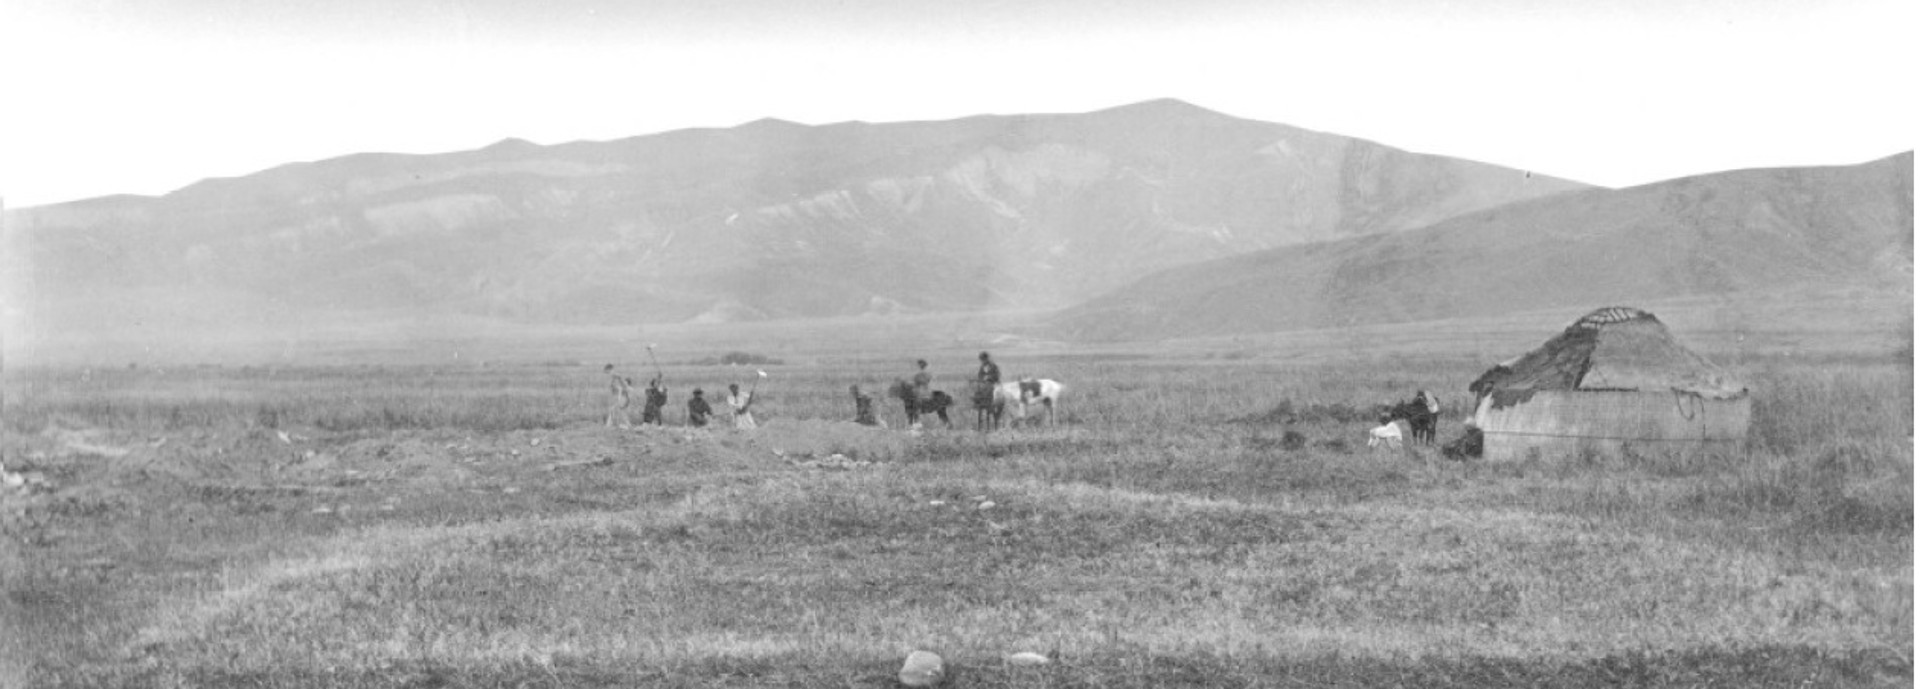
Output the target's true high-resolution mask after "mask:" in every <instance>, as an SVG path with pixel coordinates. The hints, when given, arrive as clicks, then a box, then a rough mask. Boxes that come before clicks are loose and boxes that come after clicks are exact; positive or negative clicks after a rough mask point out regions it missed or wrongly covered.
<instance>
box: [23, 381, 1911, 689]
mask: <svg viewBox="0 0 1920 689" xmlns="http://www.w3.org/2000/svg"><path fill="white" fill-rule="evenodd" d="M1041 365H1042V364H1041V363H1033V364H1032V365H1031V366H1029V367H1030V368H1033V367H1039V366H1041ZM1045 365H1047V366H1050V367H1051V369H1050V370H1056V371H1063V372H1064V374H1063V375H1061V377H1062V378H1063V379H1066V380H1069V381H1072V382H1071V383H1070V388H1069V389H1070V391H1072V393H1073V394H1074V395H1075V396H1074V397H1072V398H1070V399H1071V400H1072V402H1073V403H1074V404H1073V405H1072V406H1068V407H1067V408H1066V410H1065V414H1064V417H1063V420H1062V423H1061V424H1060V425H1058V426H1056V427H1052V428H1022V429H1014V430H1001V431H997V432H994V433H991V434H982V433H976V432H973V431H971V430H966V429H954V430H948V429H944V428H938V429H928V430H923V431H903V430H898V429H895V430H885V429H877V428H869V427H864V426H857V425H854V424H851V423H848V422H845V421H836V420H831V419H834V418H837V417H839V416H850V405H842V404H841V402H842V400H841V399H840V397H844V395H845V393H844V390H845V385H844V384H843V383H845V381H846V380H847V379H849V378H858V376H859V371H857V370H854V369H847V370H840V371H827V372H824V373H818V374H806V375H802V374H800V373H798V372H793V373H788V374H784V375H783V376H781V377H779V378H777V380H780V382H781V384H782V385H785V386H787V387H785V388H782V389H781V390H780V391H779V392H778V393H777V394H773V393H770V396H769V401H768V407H766V411H765V412H764V414H765V419H764V425H763V427H762V428H760V429H759V430H757V431H753V432H746V431H737V430H733V429H714V430H692V429H686V428H683V427H666V428H657V427H642V428H637V429H617V428H606V427H603V426H601V425H600V424H599V423H598V421H597V419H595V418H594V417H597V416H598V415H599V413H600V411H601V410H599V409H598V408H597V407H596V406H594V404H595V403H596V402H597V400H598V398H597V397H593V396H591V393H584V394H583V393H576V392H574V391H573V389H572V387H571V386H574V385H576V384H577V382H578V381H577V378H578V376H574V374H572V373H571V372H569V373H568V374H566V375H558V376H556V375H550V374H549V373H546V372H542V371H538V370H507V371H500V370H490V371H485V372H466V373H459V372H449V371H446V370H433V371H426V370H408V369H400V370H390V371H384V372H380V373H377V374H373V373H369V372H367V371H364V370H361V369H326V370H312V371H296V372H291V373H282V374H280V377H279V378H276V379H275V380H273V381H267V380H264V379H261V380H254V379H248V380H251V381H252V382H249V383H247V384H245V385H241V384H237V383H236V381H238V382H245V381H240V379H242V378H246V377H248V376H256V375H263V374H259V373H257V372H247V373H239V372H232V371H226V372H220V371H203V372H201V373H199V374H196V375H193V376H189V377H188V378H190V380H188V379H175V380H174V381H173V382H168V381H167V380H163V379H162V378H161V377H157V374H151V373H128V372H121V373H118V374H115V375H116V376H117V377H113V378H111V379H108V380H101V379H98V378H89V379H88V381H87V382H85V383H84V384H81V383H77V382H71V380H72V379H62V380H65V381H68V382H57V384H56V382H46V381H41V382H42V383H44V384H36V383H35V382H34V381H32V380H28V381H24V382H22V381H15V384H16V388H15V390H14V392H16V393H19V394H18V395H16V396H15V397H13V398H12V399H14V400H20V401H19V402H17V403H15V404H14V405H13V408H12V409H11V410H10V416H9V419H8V425H7V427H6V431H7V435H6V437H5V440H4V450H5V453H6V454H5V457H6V461H7V468H8V469H9V470H11V471H15V472H18V475H19V476H21V477H23V479H24V480H25V481H26V485H24V486H21V487H19V488H11V489H4V490H5V492H4V493H0V519H4V522H3V524H4V529H5V536H6V543H7V545H6V546H5V549H4V550H0V576H3V577H4V579H0V583H4V589H5V591H4V593H5V597H4V600H0V606H4V608H0V612H4V616H3V618H4V620H5V622H4V625H5V627H4V630H3V631H4V632H5V634H4V639H0V653H3V654H4V655H0V660H5V661H6V663H5V664H4V665H3V666H0V673H3V674H0V684H3V685H8V686H12V685H16V684H18V685H25V686H196V687H198V686H249V687H252V686H356V687H357V686H396V687H398V686H421V687H424V686H502V687H508V686H634V685H650V686H764V685H780V686H823V685H832V686H895V681H896V680H895V679H894V673H895V672H896V671H897V670H898V668H899V664H900V661H901V659H902V658H904V657H905V655H906V654H907V653H908V652H909V651H912V650H915V649H924V650H930V651H934V652H937V653H939V654H941V655H942V656H944V657H945V658H946V659H947V661H948V663H949V668H948V670H949V679H948V685H949V686H1063V687H1064V686H1086V687H1093V686H1099V687H1115V686H1123V687H1124V686H1302V687H1306V686H1312V687H1324V686H1424V687H1445V686H1458V687H1488V686H1511V687H1538V686H1621V685H1627V686H1674V687H1680V686H1688V687H1691V686H1727V687H1752V686H1781V687H1785V686H1909V685H1911V684H1912V682H1913V669H1912V651H1913V644H1912V639H1913V576H1912V561H1913V560H1912V558H1913V554H1912V485H1913V473H1912V461H1913V448H1912V445H1911V440H1910V438H1911V434H1912V421H1911V410H1912V390H1911V366H1910V364H1887V363H1874V362H1865V363H1860V362H1855V363H1844V364H1836V363H1833V362H1827V363H1823V364H1821V365H1818V366H1812V367H1808V366H1803V365H1796V366H1797V367H1796V366H1784V365H1783V366H1779V367H1773V366H1763V367H1759V368H1757V369H1756V370H1755V371H1754V375H1755V376H1756V378H1758V379H1759V380H1760V381H1762V382H1763V383H1764V384H1765V386H1766V387H1764V388H1761V387H1758V386H1757V387H1756V389H1762V390H1766V391H1767V392H1765V393H1763V394H1765V395H1766V396H1765V397H1763V398H1761V399H1759V400H1757V404H1756V423H1757V424H1759V425H1762V426H1764V427H1763V428H1757V429H1756V431H1755V433H1754V435H1753V439H1752V441H1751V442H1750V443H1749V445H1750V446H1749V447H1748V448H1744V449H1743V451H1742V452H1741V453H1739V455H1738V456H1688V457H1646V458H1632V459H1627V460H1620V461H1616V462H1612V463H1605V464H1602V463H1595V462H1580V461H1577V460H1563V461H1543V462H1532V463H1524V464H1513V465H1491V464H1486V463H1479V462H1469V463H1464V464H1462V463H1456V462H1449V461H1444V460H1441V459H1439V458H1438V456H1437V453H1436V452H1434V451H1433V450H1431V449H1428V448H1419V449H1412V450H1408V451H1405V452H1399V453H1394V452H1385V451H1378V450H1369V449H1368V448H1366V447H1365V446H1364V440H1363V435H1361V434H1362V433H1363V432H1364V429H1365V427H1366V426H1367V425H1369V424H1368V423H1367V422H1366V421H1365V420H1364V419H1365V417H1366V412H1365V411H1364V409H1365V402H1366V401H1367V400H1369V399H1377V398H1380V397H1382V396H1384V395H1388V394H1393V393H1394V392H1395V391H1401V390H1402V388H1406V387H1408V386H1409V385H1411V384H1418V381H1421V380H1423V379H1424V378H1425V377H1432V378H1439V379H1443V380H1445V381H1447V382H1448V383H1449V384H1448V385H1436V386H1435V387H1436V388H1437V389H1451V387H1452V386H1451V383H1452V382H1453V381H1454V379H1456V378H1462V377H1470V376H1471V375H1472V370H1471V367H1468V366H1466V365H1463V364H1458V363H1447V362H1436V363H1433V364H1431V365H1428V364H1419V363H1416V364H1410V365H1408V366H1406V367H1405V368H1387V369H1383V368H1382V367H1380V366H1377V365H1368V366H1354V367H1345V368H1343V367H1340V366H1316V367H1310V368H1284V367H1272V366H1266V365H1264V364H1261V363H1259V362H1252V363H1247V362H1241V367H1242V368H1244V369H1247V370H1248V371H1250V373H1243V374H1242V375H1237V376H1232V378H1234V379H1235V382H1232V383H1226V384H1224V385H1225V386H1226V388H1227V389H1226V390H1225V391H1223V390H1222V389H1220V388H1219V387H1200V385H1199V384H1198V383H1195V382H1192V381H1197V380H1202V379H1214V380H1218V379H1219V378H1220V377H1221V376H1219V375H1217V374H1218V373H1219V371H1220V370H1221V367H1222V366H1223V365H1225V364H1223V362H1219V361H1197V360H1196V361H1184V360H1183V361H1170V362H1168V361H1072V360H1062V361H1054V362H1050V363H1046V364H1045ZM1122 371H1125V373H1124V374H1123V373H1121V372H1122ZM1436 371H1438V372H1436ZM46 375H48V376H54V375H61V376H67V375H73V374H72V373H71V372H61V373H58V374H55V373H49V374H46ZM727 375H732V373H731V372H730V371H727V370H723V369H711V370H701V371H679V370H676V371H674V372H673V376H674V378H675V379H678V380H686V379H691V378H697V377H701V376H704V377H705V378H704V379H711V380H719V379H723V378H724V376H727ZM1902 376H1904V380H1902V379H1901V377H1902ZM501 380H512V381H518V382H517V383H515V384H513V385H505V384H503V383H501V382H500V381H501ZM1082 381H1085V382H1082ZM229 383H236V384H233V385H228V384H229ZM421 389H426V390H430V391H435V392H429V393H412V392H406V391H407V390H421ZM262 390H265V391H266V392H260V391H262ZM240 391H245V392H240ZM489 391H490V392H489ZM1221 398H1224V401H1222V399H1221ZM1839 400H1846V401H1847V402H1848V404H1846V405H1836V404H1835V403H1836V402H1837V401H1839ZM1457 402H1458V401H1455V403H1457ZM1283 403H1284V406H1283ZM842 406H848V407H849V408H848V409H841V407H842ZM1836 406H1838V407H1840V408H1841V411H1839V412H1834V411H1828V410H1830V409H1832V408H1834V407H1836ZM888 411H890V412H892V413H894V414H895V419H894V420H895V425H896V426H897V425H898V421H899V419H898V418H897V410H891V409H889V410H888ZM1449 411H1450V418H1458V416H1459V414H1457V413H1453V412H1457V410H1449ZM965 416H967V417H968V418H967V419H966V421H967V422H969V423H970V422H971V418H970V416H971V415H970V414H966V415H965ZM670 418H672V417H670ZM1457 430H1458V429H1457V426H1454V427H1448V428H1443V431H1442V432H1443V436H1450V435H1451V434H1452V433H1453V432H1455V431H1457ZM1289 432H1291V433H1294V434H1296V435H1297V438H1296V439H1291V440H1290V439H1289V438H1288V437H1287V433H1289ZM1303 441H1304V442H1303ZM1017 652H1035V653H1040V654H1045V655H1048V656H1049V657H1050V658H1051V662H1049V663H1047V664H1044V665H1038V666H1017V665H1013V664H1009V663H1008V662H1006V660H1005V658H1006V657H1007V656H1008V655H1009V654H1013V653H1017Z"/></svg>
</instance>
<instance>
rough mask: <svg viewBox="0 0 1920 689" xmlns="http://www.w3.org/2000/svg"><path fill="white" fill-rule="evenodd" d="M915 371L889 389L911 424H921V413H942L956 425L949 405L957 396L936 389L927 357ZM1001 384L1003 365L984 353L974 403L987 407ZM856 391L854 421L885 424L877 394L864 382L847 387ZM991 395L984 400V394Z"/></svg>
mask: <svg viewBox="0 0 1920 689" xmlns="http://www.w3.org/2000/svg"><path fill="white" fill-rule="evenodd" d="M913 363H914V367H915V370H914V373H913V376H912V377H910V378H904V379H896V380H895V381H894V382H893V386H892V387H891V388H890V389H889V390H888V392H889V394H891V395H893V396H894V397H897V398H899V399H900V404H901V406H902V408H903V410H904V411H905V412H906V414H907V425H908V426H909V427H913V426H918V425H920V424H921V417H922V416H925V415H928V414H932V415H934V416H937V417H939V419H940V423H942V424H944V425H946V427H948V428H952V427H953V419H952V418H950V417H948V416H947V408H948V407H951V406H953V397H952V396H951V395H948V394H947V393H946V391H943V390H934V389H933V374H932V373H929V372H928V371H927V360H926V359H918V360H915V361H914V362H913ZM998 384H1000V365H999V364H996V363H994V362H993V357H992V355H989V354H988V353H986V352H981V353H980V368H979V370H978V371H977V372H976V373H975V374H974V395H973V396H974V406H976V407H983V406H986V405H987V404H991V403H992V401H993V400H992V395H993V386H995V385H998ZM847 391H848V392H850V393H852V394H853V421H854V423H858V424H861V425H865V426H885V425H886V424H885V423H884V422H882V421H881V420H880V419H879V417H877V416H875V415H874V412H873V398H872V397H870V396H868V395H867V394H866V393H864V392H861V390H860V386H858V385H854V386H851V387H849V388H848V389H847ZM982 393H984V394H985V395H986V396H987V397H986V400H985V402H982V401H981V399H980V397H981V395H982Z"/></svg>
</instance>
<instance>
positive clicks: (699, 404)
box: [687, 388, 713, 428]
mask: <svg viewBox="0 0 1920 689" xmlns="http://www.w3.org/2000/svg"><path fill="white" fill-rule="evenodd" d="M705 394H706V392H705V391H704V390H701V389H700V388H694V389H693V399H690V400H687V425H689V426H693V427H695V428H700V427H703V426H706V425H707V417H709V416H713V407H712V406H709V405H708V404H707V398H705V397H703V396H702V395H705Z"/></svg>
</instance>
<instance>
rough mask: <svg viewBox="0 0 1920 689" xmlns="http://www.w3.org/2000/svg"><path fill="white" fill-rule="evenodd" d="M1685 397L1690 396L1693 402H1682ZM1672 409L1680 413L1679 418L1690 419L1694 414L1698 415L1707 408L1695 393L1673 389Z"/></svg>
mask: <svg viewBox="0 0 1920 689" xmlns="http://www.w3.org/2000/svg"><path fill="white" fill-rule="evenodd" d="M1687 398H1691V401H1692V402H1693V404H1686V403H1684V402H1682V400H1683V399H1687ZM1673 409H1674V411H1677V412H1679V413H1680V418H1683V419H1686V420H1688V421H1692V420H1693V418H1694V417H1695V416H1699V415H1700V413H1701V412H1705V411H1706V410H1707V405H1706V403H1705V402H1702V401H1701V400H1700V396H1699V395H1697V394H1694V393H1691V392H1687V391H1685V390H1674V391H1673Z"/></svg>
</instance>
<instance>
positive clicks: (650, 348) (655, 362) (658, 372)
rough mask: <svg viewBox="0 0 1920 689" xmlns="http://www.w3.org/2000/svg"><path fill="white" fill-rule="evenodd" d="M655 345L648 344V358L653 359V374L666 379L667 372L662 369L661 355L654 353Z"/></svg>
mask: <svg viewBox="0 0 1920 689" xmlns="http://www.w3.org/2000/svg"><path fill="white" fill-rule="evenodd" d="M653 347H654V345H651V344H649V345H647V359H649V360H651V361H653V375H654V377H655V378H659V379H661V380H666V378H667V374H666V372H664V371H661V370H660V357H658V356H655V355H654V353H653Z"/></svg>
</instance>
